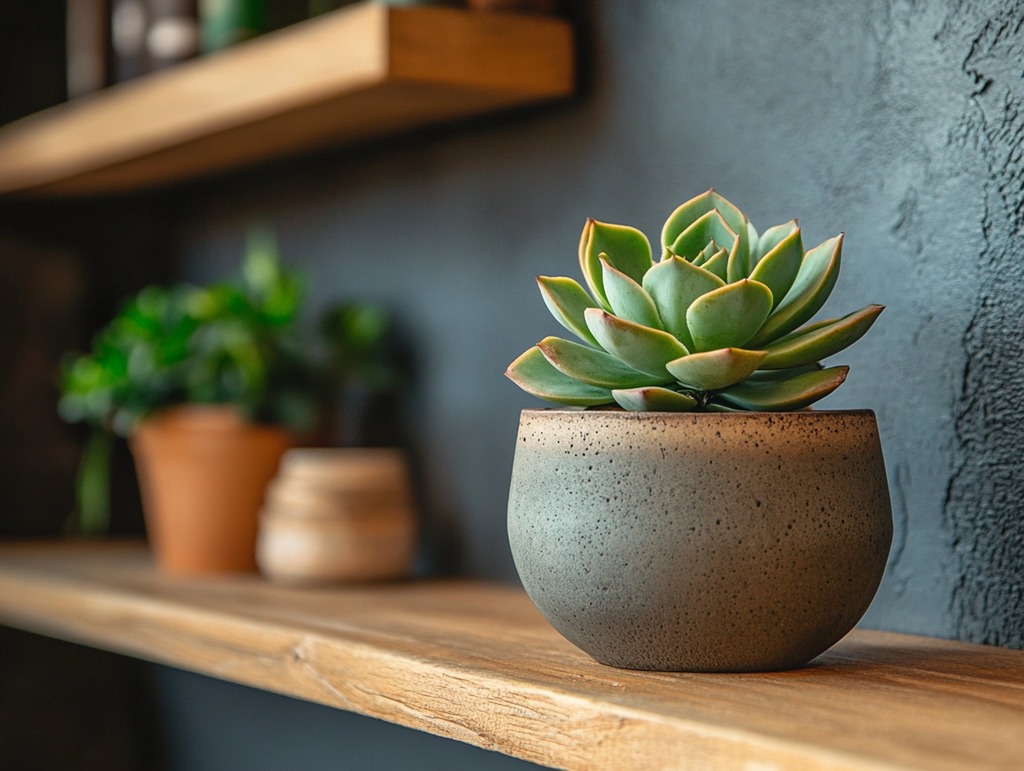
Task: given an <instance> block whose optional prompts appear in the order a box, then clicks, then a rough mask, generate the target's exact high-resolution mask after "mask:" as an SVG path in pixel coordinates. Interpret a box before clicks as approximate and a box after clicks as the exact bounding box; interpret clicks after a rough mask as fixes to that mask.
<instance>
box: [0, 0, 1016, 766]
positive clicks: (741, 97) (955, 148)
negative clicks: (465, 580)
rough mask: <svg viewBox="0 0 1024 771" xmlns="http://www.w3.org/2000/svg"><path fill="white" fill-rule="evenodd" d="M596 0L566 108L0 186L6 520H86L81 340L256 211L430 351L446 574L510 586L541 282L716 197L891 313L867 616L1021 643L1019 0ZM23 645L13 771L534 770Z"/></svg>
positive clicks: (840, 303) (1, 453) (540, 324)
mask: <svg viewBox="0 0 1024 771" xmlns="http://www.w3.org/2000/svg"><path fill="white" fill-rule="evenodd" d="M574 9H575V10H574V12H575V14H576V16H577V17H578V18H577V21H578V23H579V29H580V35H581V41H582V46H581V49H582V65H583V66H582V76H583V77H582V84H581V93H580V95H579V96H578V97H577V98H575V99H574V100H572V101H571V102H569V103H563V104H560V105H554V106H550V107H545V108H540V109H531V110H526V111H523V112H520V113H517V114H513V115H506V116H499V117H496V118H490V119H486V120H480V121H474V122H472V123H469V124H464V125H459V126H454V127H445V128H441V129H435V130H431V131H428V132H422V133H419V134H416V135H413V136H407V137H403V138H398V139H394V140H388V141H383V142H377V143H370V144H366V145H361V146H358V147H354V148H344V149H336V150H332V151H328V152H325V153H321V154H319V155H317V156H316V157H312V158H310V157H307V158H301V159H298V160H293V161H289V162H285V163H277V164H272V165H266V166H262V167H260V168H254V169H248V170H245V171H243V172H240V173H236V174H233V175H230V176H226V177H220V178H217V179H214V180H206V181H202V182H199V183H191V184H188V185H185V186H181V187H177V188H173V189H169V190H162V191H157V192H148V193H140V194H138V195H133V196H126V197H120V198H116V199H115V198H107V199H92V200H83V201H47V202H24V201H11V200H0V291H2V292H3V301H2V303H0V318H2V326H0V329H3V330H4V331H5V332H6V334H4V335H3V336H0V350H2V352H3V354H4V355H3V359H2V360H3V362H4V365H3V367H2V368H0V394H2V398H0V427H2V430H0V535H2V536H4V537H26V536H52V535H55V534H57V533H59V532H60V531H61V528H62V527H63V523H64V521H65V520H66V518H67V515H68V514H69V512H70V510H71V505H72V480H73V475H74V469H75V464H76V463H77V457H78V453H79V450H80V447H81V442H82V440H83V438H84V435H83V434H82V433H81V432H79V431H78V430H76V429H74V428H71V427H68V426H65V425H63V424H62V423H61V422H60V421H59V420H58V418H57V416H56V413H55V411H54V403H55V400H56V391H55V388H54V372H55V367H56V365H57V362H58V360H59V357H60V355H61V353H62V352H64V351H67V350H68V349H71V348H79V349H80V348H82V347H84V346H86V345H87V344H88V340H89V337H90V335H91V333H92V331H93V330H95V329H96V328H97V326H98V325H100V324H101V323H103V322H104V321H106V319H107V318H109V316H110V315H111V314H112V313H113V312H114V310H115V309H116V306H117V304H118V303H119V301H120V299H121V298H122V297H124V296H125V295H126V294H128V293H129V292H132V291H134V290H136V289H138V288H139V287H141V286H142V285H144V284H145V283H148V282H151V281H158V280H167V279H170V278H180V277H184V278H189V279H193V280H197V281H198V280H208V279H212V278H218V277H221V276H224V275H226V274H228V273H231V272H233V271H234V270H235V269H236V268H237V266H238V264H239V260H240V259H241V254H242V249H243V245H244V238H245V232H246V229H247V227H248V226H249V224H250V223H251V222H253V221H260V222H264V223H267V224H270V225H271V226H272V227H274V228H275V230H276V231H277V234H278V237H279V240H280V246H281V250H282V254H283V257H284V259H285V261H287V262H289V263H290V264H293V265H296V266H298V267H300V268H302V269H303V270H304V271H305V272H306V273H307V275H308V276H309V277H310V278H311V281H310V286H311V290H312V293H313V297H312V299H313V301H314V302H313V306H314V308H315V307H317V306H322V305H323V304H324V303H326V302H327V301H328V300H330V299H335V298H338V297H355V298H363V299H369V300H373V301H376V302H379V303H381V304H382V305H384V306H386V307H387V308H389V309H390V310H391V311H392V312H393V313H394V314H395V316H396V317H397V318H398V320H399V322H400V325H401V327H402V329H403V330H404V331H405V333H406V335H407V336H408V337H409V339H410V342H411V344H412V346H413V349H414V351H415V358H416V362H417V365H418V366H417V371H418V373H419V376H418V378H417V380H416V383H415V389H414V391H413V392H412V393H411V395H410V396H411V403H410V405H409V406H410V409H409V410H408V414H407V422H406V425H405V427H404V434H405V436H406V440H407V444H408V448H409V450H410V452H411V453H412V455H413V458H414V460H415V462H416V464H417V469H418V477H419V480H420V487H421V496H422V499H423V501H424V504H425V507H424V518H425V521H426V524H427V526H428V529H429V532H430V534H431V537H430V538H429V539H428V540H427V541H426V542H425V544H424V548H423V554H422V557H421V561H420V564H421V570H422V571H423V572H449V573H459V574H465V575H472V576H483V577H488V578H496V579H500V580H505V581H515V580H516V579H515V571H514V568H513V566H512V562H511V558H510V556H509V553H508V547H507V543H506V537H505V526H504V506H505V496H506V493H507V485H508V475H509V472H510V468H511V459H512V451H513V445H514V436H515V430H516V423H517V419H518V411H519V409H521V408H523V407H527V406H533V403H532V402H531V400H530V398H529V397H527V396H525V395H524V394H523V393H521V392H519V391H518V389H516V388H515V387H514V386H512V385H511V384H510V383H508V382H507V381H505V380H504V378H502V376H501V373H502V371H503V370H504V368H505V366H506V365H507V364H508V362H509V361H511V360H512V359H513V358H514V357H515V356H516V355H517V354H518V353H520V352H521V351H522V350H523V349H525V348H526V347H527V346H528V345H530V344H532V343H534V342H535V341H536V340H538V339H540V338H541V337H543V336H545V335H546V334H549V333H550V332H551V331H552V329H553V327H552V323H553V322H552V321H551V320H550V319H548V318H547V315H546V313H545V312H544V309H543V305H542V303H541V300H540V298H539V296H538V295H537V293H536V289H535V286H534V282H533V276H535V275H537V274H540V273H546V274H555V275H558V274H570V275H574V274H575V272H576V263H575V248H576V241H577V239H578V234H579V230H580V228H581V227H582V225H583V220H584V218H585V217H587V216H594V217H597V218H600V219H605V220H609V221H613V222H622V223H629V224H634V225H637V226H639V227H641V228H642V229H644V230H645V231H646V232H648V233H652V234H656V233H657V232H658V230H659V228H660V224H661V221H662V220H663V219H664V217H665V215H666V214H667V213H668V212H669V211H670V210H671V209H672V208H673V207H674V205H675V204H677V203H679V202H680V201H682V200H684V199H686V198H689V197H690V196H692V195H694V194H696V193H698V192H700V191H702V190H704V189H706V188H707V187H709V186H711V185H714V186H715V187H716V189H718V190H719V191H720V192H722V193H723V194H725V195H726V196H728V197H729V198H731V199H732V200H733V201H735V202H736V203H737V204H738V205H739V206H740V207H742V208H743V209H744V210H745V211H746V212H747V213H748V214H749V215H750V216H751V217H752V219H753V220H754V222H755V224H756V225H758V226H759V227H761V228H763V227H766V226H768V225H772V224H776V223H779V222H782V221H784V220H787V219H789V218H791V217H793V216H798V217H799V218H800V222H801V225H802V226H803V228H804V232H805V237H806V238H807V240H808V241H809V242H811V243H816V242H817V241H820V240H823V239H824V238H826V237H828V236H830V235H833V234H835V233H837V232H839V231H846V233H847V241H846V248H845V256H846V259H845V264H844V280H843V281H841V282H840V283H839V286H838V288H837V290H836V292H835V295H834V299H833V301H832V302H833V303H834V306H835V309H836V310H839V309H846V308H852V307H860V306H861V305H864V304H866V303H868V302H878V303H882V304H885V305H886V306H888V309H887V311H886V312H885V314H883V316H882V317H881V320H880V322H879V323H878V325H877V326H876V328H875V329H874V330H873V331H872V333H871V334H870V335H868V336H867V337H866V338H865V339H864V340H863V341H861V342H860V343H858V344H857V345H856V346H854V347H853V348H852V349H850V350H849V351H848V352H846V353H845V354H844V356H843V359H844V361H845V363H848V364H850V365H851V366H852V371H851V375H850V378H849V380H848V381H847V383H846V384H845V385H844V386H843V388H841V389H840V390H839V391H838V392H837V393H836V394H835V395H834V396H832V397H830V398H829V400H828V401H827V402H825V403H824V404H823V406H825V407H832V408H847V407H868V408H871V409H874V410H875V411H876V412H877V414H878V418H879V423H880V428H881V431H882V437H883V446H884V450H885V454H886V459H887V466H888V472H889V480H890V486H891V491H892V498H893V505H894V515H895V517H896V539H895V543H894V546H893V552H892V556H891V559H890V565H889V569H888V572H887V575H886V578H885V581H884V582H883V585H882V588H881V590H880V592H879V595H878V597H877V599H876V601H875V603H874V605H873V606H872V608H871V610H870V611H869V613H868V616H867V617H866V619H865V621H864V624H865V625H866V626H870V627H875V628H884V629H891V630H898V631H906V632H915V633H924V634H931V635H937V636H941V637H949V638H957V639H962V640H971V641H976V642H986V643H992V644H998V645H1007V646H1013V647H1017V648H1020V647H1024V517H1022V516H1021V504H1020V501H1021V500H1022V499H1024V481H1022V480H1024V475H1022V473H1021V472H1022V470H1024V468H1022V467H1024V461H1022V453H1021V429H1020V426H1021V406H1020V405H1021V398H1022V395H1024V386H1022V385H1021V383H1022V382H1024V381H1022V377H1021V376H1022V374H1024V373H1022V369H1024V366H1022V357H1021V353H1022V346H1024V334H1022V332H1021V321H1020V320H1021V318H1022V317H1024V289H1022V287H1024V283H1022V278H1024V276H1022V272H1024V262H1022V261H1021V259H1020V254H1021V253H1022V248H1021V247H1022V246H1024V243H1022V242H1024V237H1022V224H1024V192H1022V191H1024V184H1022V182H1024V179H1022V175H1024V159H1022V155H1021V152H1020V146H1021V141H1022V139H1024V104H1022V102H1024V80H1022V74H1021V66H1020V62H1021V61H1024V33H1022V32H1021V27H1020V19H1021V18H1022V15H1024V3H1021V2H997V1H996V0H959V1H958V2H955V3H948V2H941V1H940V0H930V1H925V0H867V1H866V2H864V3H856V4H846V5H843V4H837V3H830V2H824V0H815V1H813V2H809V1H807V0H770V1H769V2H761V3H741V4H737V3H730V2H726V1H725V0H714V1H712V2H696V1H695V0H687V1H684V2H673V1H671V0H641V1H640V2H635V3H615V2H611V1H610V0H604V1H603V2H602V1H600V0H593V1H592V2H581V3H579V4H578V5H577V6H575V7H574ZM63 25H64V7H63V2H61V1H60V0H37V2H35V3H5V4H2V5H0V122H6V121H8V120H12V119H15V118H17V117H18V116H20V115H24V114H28V113H30V112H33V111H35V110H38V109H41V108H43V107H46V106H48V105H50V104H54V103H57V102H59V101H61V100H62V99H63V98H64V93H65V92H64V58H63V57H64V51H63V40H64V26H63ZM115 465H116V472H117V479H118V484H117V485H116V495H115V507H114V508H115V520H114V530H115V531H116V532H118V533H122V534H137V533H140V532H141V517H140V515H139V512H138V503H137V494H136V493H135V491H134V486H133V485H134V481H133V478H132V472H131V465H130V462H128V458H127V454H126V453H125V452H124V451H123V448H122V449H121V450H120V451H119V456H118V459H117V463H116V464H115ZM0 631H2V635H0V652H2V653H3V654H4V655H3V656H2V658H0V661H2V662H3V663H2V664H0V726H2V727H0V766H3V767H10V768H104V769H117V768H126V769H127V768H160V767H167V768H188V769H200V768H210V769H213V768H285V767H287V768H291V769H298V768H406V767H408V768H458V767H466V768H491V767H494V768H499V767H504V766H506V765H508V766H511V765H520V766H523V765H525V764H521V763H518V762H515V761H511V760H509V759H506V758H503V757H500V756H497V755H493V754H490V753H483V752H481V751H478V750H474V749H472V748H468V747H463V746H462V745H458V744H457V743H455V742H446V741H444V740H440V739H435V738H432V737H426V736H423V735H421V734H416V733H414V732H410V731H406V730H405V729H400V728H397V727H392V726H386V725H384V724H380V723H376V722H375V721H369V720H368V719H365V718H360V717H356V716H352V715H347V714H344V713H340V712H334V711H330V710H326V709H324V708H319V707H314V706H312V705H305V704H298V703H295V702H291V701H289V700H287V699H284V698H283V697H277V696H270V695H267V694H262V693H258V692H255V691H250V690H248V689H243V688H240V687H237V686H231V685H227V684H223V683H217V682H213V681H209V680H206V679H204V678H200V677H198V676H194V675H186V674H183V673H179V672H175V671H173V670H169V669H165V668H157V667H150V666H148V665H143V664H140V663H136V662H131V661H128V660H127V659H123V658H119V657H115V656H109V655H106V654H101V653H98V652H94V651H88V650H86V649H84V648H79V647H75V646H70V645H65V644H62V643H57V642H52V641H45V640H42V639H40V638H36V637H33V636H30V635H23V634H20V633H13V632H7V631H4V630H0ZM139 705H144V707H145V708H140V706H139ZM284 747H287V748H290V750H291V753H292V754H290V755H287V756H283V755H282V754H280V750H281V748H284ZM406 753H407V754H406ZM284 757H287V760H285V759H284Z"/></svg>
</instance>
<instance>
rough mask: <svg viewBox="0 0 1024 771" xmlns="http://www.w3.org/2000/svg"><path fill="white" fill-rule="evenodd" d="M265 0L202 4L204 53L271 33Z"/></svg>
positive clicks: (205, 1) (206, 1)
mask: <svg viewBox="0 0 1024 771" xmlns="http://www.w3.org/2000/svg"><path fill="white" fill-rule="evenodd" d="M266 6H267V3H266V1H265V0H199V19H200V27H201V34H200V39H201V44H202V49H203V53H207V54H208V53H213V52H214V51H220V50H221V49H223V48H227V47H229V46H233V45H235V43H240V42H242V41H243V40H248V39H250V38H253V37H256V36H257V35H260V34H262V33H264V32H266V31H267V7H266Z"/></svg>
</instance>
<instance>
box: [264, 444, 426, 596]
mask: <svg viewBox="0 0 1024 771" xmlns="http://www.w3.org/2000/svg"><path fill="white" fill-rule="evenodd" d="M415 546H416V520H415V514H414V510H413V502H412V489H411V485H410V482H409V474H408V468H407V465H406V460H405V456H404V454H403V453H402V452H401V451H400V450H397V449H392V448H348V447H346V448H315V449H310V448H304V449H298V450H289V451H288V452H287V453H285V456H284V458H283V459H282V461H281V470H280V471H279V472H278V475H277V478H276V479H275V480H274V481H273V482H272V483H271V485H270V487H269V488H268V490H267V498H266V503H265V505H264V508H263V514H262V516H261V517H260V531H259V539H258V541H257V545H256V558H257V563H258V565H259V568H260V572H262V573H263V575H264V576H266V577H267V578H269V579H272V580H275V581H282V582H286V583H293V584H300V583H305V584H318V583H330V582H343V581H344V582H355V581H385V580H392V579H398V578H402V577H404V576H406V575H407V574H408V573H409V570H410V568H411V566H412V561H413V557H414V553H415Z"/></svg>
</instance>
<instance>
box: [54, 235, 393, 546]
mask: <svg viewBox="0 0 1024 771" xmlns="http://www.w3.org/2000/svg"><path fill="white" fill-rule="evenodd" d="M303 299H304V294H303V286H302V281H301V279H300V277H299V275H298V274H297V273H295V272H293V271H290V270H287V269H285V268H284V267H283V266H282V265H281V263H280V260H279V258H278V253H277V247H276V243H275V240H274V237H273V236H272V234H270V233H269V232H267V231H253V232H252V233H250V236H249V242H248V246H247V250H246V255H245V260H244V264H243V267H242V272H241V276H240V278H238V279H236V280H232V281H225V282H221V283H216V284H211V285H209V286H192V285H188V284H179V285H176V286H173V287H169V288H165V287H159V286H150V287H147V288H146V289H143V290H142V291H141V292H140V293H139V294H138V295H136V296H135V297H133V298H131V299H130V300H128V301H127V302H126V303H125V304H124V306H123V307H122V309H121V311H120V312H119V313H118V314H117V316H116V317H115V318H114V319H113V320H112V321H111V322H110V323H109V324H108V325H107V326H106V327H104V328H103V329H102V330H100V332H99V333H98V334H97V335H96V337H95V338H94V340H93V347H92V351H91V352H90V353H88V354H85V355H82V356H73V357H69V358H68V359H67V360H66V361H65V362H64V363H63V365H62V369H61V373H60V390H61V398H60V401H59V405H58V408H59V411H60V414H61V416H62V417H63V418H64V419H65V420H67V421H69V422H84V423H87V424H91V425H93V426H95V427H96V431H95V432H94V434H93V437H92V438H91V439H90V440H89V441H88V442H87V444H86V447H85V450H84V453H83V457H82V462H81V466H80V468H79V474H78V481H77V500H78V511H77V512H76V516H75V517H74V518H73V521H72V524H71V525H70V528H71V529H73V530H76V531H79V532H83V533H98V532H102V531H104V530H105V529H106V527H107V522H108V518H109V513H108V512H109V455H110V448H111V434H116V435H119V436H123V437H127V436H129V435H130V434H131V432H132V431H133V430H134V428H135V426H136V425H138V423H139V422H140V421H141V420H144V419H145V418H146V416H147V415H150V414H151V413H153V412H156V411H157V410H160V409H163V408H167V407H172V406H175V405H181V404H231V405H234V406H235V407H236V408H237V409H238V410H239V411H240V412H241V413H242V414H243V415H244V416H245V417H246V418H247V419H249V420H251V421H254V422H260V423H271V424H275V425H280V426H283V427H285V428H288V429H290V430H292V431H294V432H296V433H298V434H302V433H308V432H311V431H313V429H314V428H316V426H317V422H318V421H319V420H320V419H321V416H322V415H323V414H324V413H325V412H326V411H329V408H330V402H331V400H332V399H334V398H336V394H337V392H338V390H339V389H340V388H343V387H345V386H346V385H347V384H349V383H353V382H355V383H359V384H360V386H361V387H364V388H370V389H378V388H391V387H395V385H396V383H397V382H398V380H399V376H398V372H397V369H396V367H395V366H394V364H393V361H391V359H390V352H389V350H390V349H389V347H388V340H389V336H390V334H391V321H390V318H389V316H388V314H387V313H386V311H384V310H383V309H382V308H379V307H378V306H375V305H371V304H368V303H346V304H341V303H339V304H335V305H332V306H330V307H328V308H327V309H326V310H325V311H324V312H323V314H322V316H321V318H320V322H319V325H318V327H319V330H320V333H321V339H320V340H317V339H316V335H315V334H310V333H309V330H306V329H304V328H303V327H302V325H301V324H300V313H301V310H302V305H303Z"/></svg>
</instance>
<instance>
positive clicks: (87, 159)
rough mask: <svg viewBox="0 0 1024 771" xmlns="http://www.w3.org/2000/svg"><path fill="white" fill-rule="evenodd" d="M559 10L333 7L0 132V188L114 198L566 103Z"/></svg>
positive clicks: (568, 74) (566, 51)
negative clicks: (555, 13)
mask: <svg viewBox="0 0 1024 771" xmlns="http://www.w3.org/2000/svg"><path fill="white" fill-rule="evenodd" d="M573 67H574V61H573V41H572V31H571V28H570V27H569V25H568V23H567V22H565V21H564V20H561V19H555V18H548V17H540V16H522V15H514V14H490V13H474V12H470V11H465V10H460V9H454V8H441V7H435V8H430V7H421V8H394V7H389V6H386V5H382V4H376V3H368V4H361V5H356V6H351V7H349V8H344V9H342V10H340V11H336V12H334V13H332V14H329V15H327V16H324V17H320V18H317V19H313V20H310V21H308V22H304V23H301V24H298V25H295V26H294V27H289V28H287V29H284V30H281V31H280V32H277V33H273V34H270V35H266V36H264V37H263V38H259V39H257V40H253V41H250V42H248V43H245V44H242V45H240V46H238V47H236V48H234V49H229V50H227V51H224V52H221V53H218V54H216V55H212V56H208V57H205V58H202V59H197V60H193V61H190V62H186V63H184V64H181V65H179V66H177V67H175V68H173V69H170V70H167V71H164V72H160V73H155V74H153V75H149V76H145V77H143V78H140V79H138V80H136V81H132V82H129V83H125V84H122V85H119V86H114V87H112V88H109V89H106V90H105V91H103V92H99V93H97V94H94V95H90V96H88V97H84V98H80V99H77V100H74V101H72V102H68V103H66V104H63V105H59V106H57V107H54V108H51V109H50V110H46V111H44V112H41V113H37V114H35V115H32V116H29V117H27V118H24V119H22V120H20V121H17V122H15V123H12V124H9V125H7V126H4V127H2V128H0V194H9V195H10V194H15V195H46V196H53V195H82V194H104V193H124V192H129V191H132V190H137V189H140V188H146V187H153V186H158V185H163V184H167V183H172V182H178V181H182V180H187V179H191V178H195V177H200V176H203V175H207V174H212V173H216V172H220V171H224V170H227V169H231V168H234V167H238V166H242V165H245V164H251V163H258V162H261V161H265V160H268V159H273V158H277V157H280V156H284V155H289V154H297V153H302V152H307V151H310V150H313V149H317V148H321V147H326V146H331V145H339V144H344V143H349V142H354V141H360V140H367V139H371V138H376V137H384V136H388V135H392V134H397V133H401V132H406V131H409V130H412V129H416V128H420V127H424V126H430V125H436V124H440V123H445V122H448V121H452V120H456V119H460V118H467V117H474V116H481V115H486V114H489V113H493V112H497V111H502V110H507V109H511V108H515V107H521V106H524V105H530V104H536V103H542V102H547V101H551V100H555V99H560V98H564V97H567V96H569V95H571V94H572V92H573V88H574V72H573Z"/></svg>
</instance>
